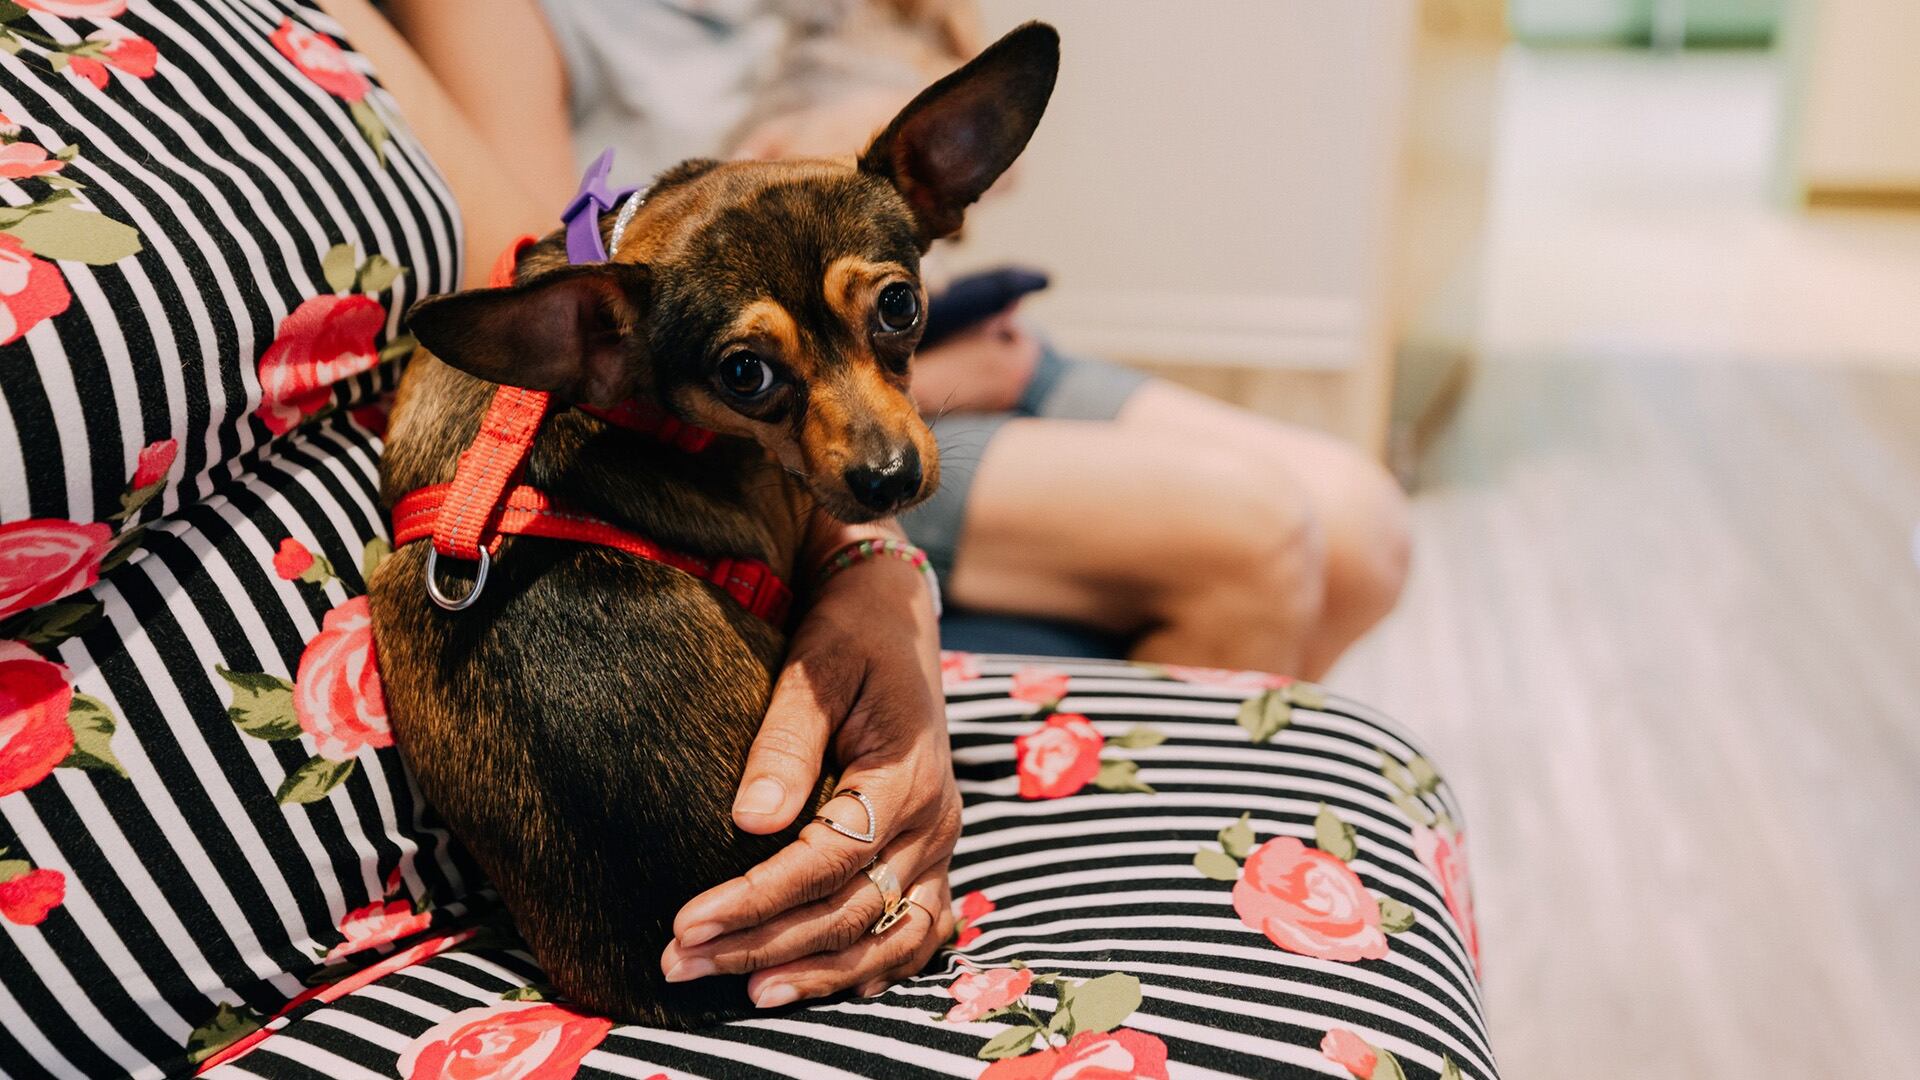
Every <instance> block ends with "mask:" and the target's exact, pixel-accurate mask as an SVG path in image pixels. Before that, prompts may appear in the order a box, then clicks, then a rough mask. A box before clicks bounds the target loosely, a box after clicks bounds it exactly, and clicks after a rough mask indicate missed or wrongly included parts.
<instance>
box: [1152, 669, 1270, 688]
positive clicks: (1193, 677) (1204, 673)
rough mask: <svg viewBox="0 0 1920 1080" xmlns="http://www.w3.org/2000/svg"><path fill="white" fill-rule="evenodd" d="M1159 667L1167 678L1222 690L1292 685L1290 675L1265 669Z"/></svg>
mask: <svg viewBox="0 0 1920 1080" xmlns="http://www.w3.org/2000/svg"><path fill="white" fill-rule="evenodd" d="M1160 669H1161V670H1162V671H1165V672H1166V673H1167V677H1168V678H1171V679H1178V680H1179V681H1181V682H1183V683H1193V684H1195V685H1196V686H1217V687H1219V688H1220V689H1222V690H1249V691H1251V690H1278V689H1280V688H1281V687H1283V686H1292V685H1293V682H1294V680H1293V679H1292V678H1291V677H1290V676H1286V675H1273V674H1270V673H1268V672H1265V671H1237V670H1235V669H1233V668H1211V667H1185V666H1182V665H1180V664H1161V665H1160Z"/></svg>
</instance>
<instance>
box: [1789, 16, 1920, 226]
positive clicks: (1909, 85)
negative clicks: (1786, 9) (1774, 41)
mask: <svg viewBox="0 0 1920 1080" xmlns="http://www.w3.org/2000/svg"><path fill="white" fill-rule="evenodd" d="M1787 35H1788V40H1787V41H1786V43H1785V45H1786V48H1787V50H1788V53H1789V56H1790V75H1789V86H1790V90H1789V93H1790V94H1791V95H1792V96H1793V100H1792V102H1791V106H1790V113H1791V115H1792V116H1793V130H1792V132H1791V133H1790V135H1789V148H1788V154H1787V158H1788V161H1787V167H1788V169H1789V171H1790V174H1791V176H1792V181H1793V183H1794V185H1795V187H1796V190H1799V191H1805V190H1807V189H1809V188H1812V189H1822V188H1825V189H1866V190H1875V189H1905V190H1914V189H1920V0H1817V2H1815V0H1801V2H1800V3H1798V4H1797V5H1796V7H1795V8H1794V10H1793V11H1792V12H1791V15H1790V20H1789V23H1788V26H1787Z"/></svg>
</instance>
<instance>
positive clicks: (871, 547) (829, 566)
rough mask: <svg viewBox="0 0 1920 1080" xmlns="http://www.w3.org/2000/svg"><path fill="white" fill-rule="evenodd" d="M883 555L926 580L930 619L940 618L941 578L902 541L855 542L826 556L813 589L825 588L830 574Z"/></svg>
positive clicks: (919, 552)
mask: <svg viewBox="0 0 1920 1080" xmlns="http://www.w3.org/2000/svg"><path fill="white" fill-rule="evenodd" d="M882 555H885V556H888V557H890V558H895V559H899V560H901V561H903V562H906V563H907V564H908V565H910V566H912V567H913V568H914V569H916V570H918V571H920V573H921V575H922V576H924V577H925V578H926V579H927V592H928V594H929V595H931V596H932V597H933V617H934V618H936V619H937V618H939V617H940V575H939V574H937V573H935V572H934V569H933V563H932V561H931V560H929V559H928V558H927V553H926V552H925V551H922V550H921V549H919V548H917V547H915V546H914V545H912V544H909V543H907V542H906V541H905V540H855V541H854V542H853V543H851V544H848V545H846V546H845V547H842V548H840V549H839V550H838V551H835V552H834V553H833V554H831V555H829V556H827V559H826V561H825V562H823V563H821V564H820V576H819V578H818V579H817V580H815V581H814V588H816V589H818V588H819V587H820V586H822V585H825V584H826V583H827V581H828V580H829V579H830V578H832V577H833V575H835V574H837V573H839V572H840V571H842V570H845V569H846V568H847V567H849V566H853V565H855V564H858V563H863V562H866V561H868V560H870V559H876V558H879V557H880V556H882Z"/></svg>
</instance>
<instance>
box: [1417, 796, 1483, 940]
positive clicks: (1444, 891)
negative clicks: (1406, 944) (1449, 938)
mask: <svg viewBox="0 0 1920 1080" xmlns="http://www.w3.org/2000/svg"><path fill="white" fill-rule="evenodd" d="M1466 843H1467V834H1466V833H1464V832H1459V831H1455V832H1454V833H1453V834H1452V835H1448V834H1446V833H1443V832H1439V831H1437V830H1434V829H1430V828H1428V827H1427V826H1425V825H1421V824H1419V823H1417V822H1416V823H1415V824H1414V826H1413V853H1414V855H1415V856H1416V857H1417V858H1419V860H1420V865H1422V866H1424V867H1426V868H1427V872H1428V873H1430V874H1432V875H1433V879H1434V880H1435V881H1437V882H1439V883H1440V897H1441V899H1443V900H1445V901H1446V903H1447V913H1448V914H1450V915H1452V916H1453V923H1454V925H1455V926H1457V927H1459V928H1460V943H1461V944H1462V945H1465V946H1466V949H1467V955H1468V956H1470V957H1472V958H1473V970H1474V972H1475V973H1476V974H1477V973H1478V972H1479V970H1480V930H1479V927H1478V926H1477V925H1476V924H1475V922H1474V917H1473V887H1472V883H1471V881H1470V880H1469V878H1468V876H1467V848H1466Z"/></svg>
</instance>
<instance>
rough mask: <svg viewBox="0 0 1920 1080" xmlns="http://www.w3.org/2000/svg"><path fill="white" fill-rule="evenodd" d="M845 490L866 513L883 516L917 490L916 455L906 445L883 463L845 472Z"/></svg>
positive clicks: (858, 467) (918, 460)
mask: <svg viewBox="0 0 1920 1080" xmlns="http://www.w3.org/2000/svg"><path fill="white" fill-rule="evenodd" d="M846 480H847V490H848V491H851V492H853V497H854V498H856V499H858V500H860V505H862V506H864V507H866V508H867V509H869V510H878V511H881V512H885V511H888V510H892V509H893V508H895V507H897V506H899V505H900V504H901V503H903V502H906V501H907V500H908V499H909V498H912V497H913V496H914V495H915V494H916V493H918V492H919V490H920V451H918V450H915V449H914V448H913V446H912V445H911V444H909V445H908V446H907V447H906V449H905V450H903V451H901V452H900V453H897V454H895V455H894V456H893V457H892V458H891V459H889V460H887V461H882V462H877V463H874V464H870V465H855V466H854V467H853V468H851V469H848V470H847V471H846Z"/></svg>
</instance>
